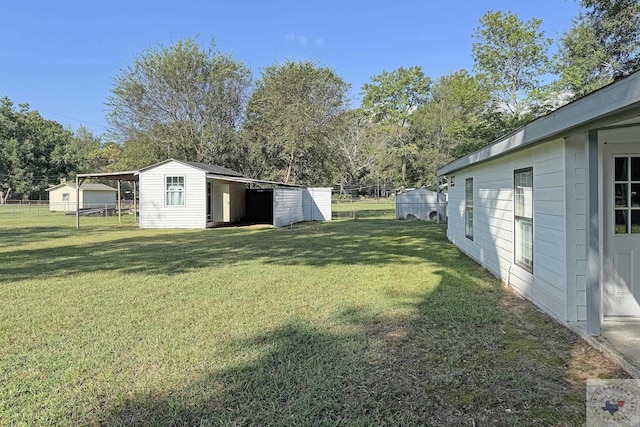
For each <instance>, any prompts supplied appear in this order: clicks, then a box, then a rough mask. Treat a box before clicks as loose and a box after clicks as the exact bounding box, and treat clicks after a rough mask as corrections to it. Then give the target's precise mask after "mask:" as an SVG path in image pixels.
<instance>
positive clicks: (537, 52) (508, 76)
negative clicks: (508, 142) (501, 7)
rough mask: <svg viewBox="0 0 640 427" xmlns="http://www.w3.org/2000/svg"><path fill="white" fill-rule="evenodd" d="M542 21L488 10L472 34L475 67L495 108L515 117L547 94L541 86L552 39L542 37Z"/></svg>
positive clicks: (546, 70) (521, 116) (547, 65)
mask: <svg viewBox="0 0 640 427" xmlns="http://www.w3.org/2000/svg"><path fill="white" fill-rule="evenodd" d="M541 24H542V21H541V20H540V19H535V18H533V19H531V20H529V21H527V22H523V21H522V20H520V18H518V17H517V16H516V15H514V14H513V13H511V12H500V11H498V12H493V11H489V12H487V13H486V14H485V15H484V16H483V17H482V18H481V19H480V27H478V28H477V29H476V31H475V33H474V37H475V39H476V40H477V41H476V42H475V43H473V47H472V49H473V58H474V61H475V63H474V70H475V72H476V74H477V76H478V77H479V78H480V79H482V81H483V82H484V84H485V85H486V87H487V88H488V89H489V91H490V93H491V94H492V96H493V98H494V100H495V102H496V108H498V109H501V110H503V111H505V112H508V113H509V114H511V115H512V116H514V117H515V118H516V119H520V118H523V117H525V116H526V115H528V114H530V113H531V112H532V111H534V110H535V109H536V108H537V106H538V104H539V103H540V102H541V101H543V100H544V98H545V96H546V94H543V93H541V92H540V88H541V86H542V84H541V81H542V77H543V76H544V75H545V74H546V73H547V72H548V71H549V70H550V60H549V57H548V54H547V52H548V49H549V46H550V45H551V42H552V41H551V39H548V38H545V37H544V32H543V31H542V30H541V29H540V26H541ZM517 124H519V123H517ZM517 124H516V125H517Z"/></svg>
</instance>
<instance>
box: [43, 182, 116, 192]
mask: <svg viewBox="0 0 640 427" xmlns="http://www.w3.org/2000/svg"><path fill="white" fill-rule="evenodd" d="M62 187H70V188H72V189H74V190H75V189H76V188H77V187H76V184H75V183H73V182H63V183H61V184H58V185H54V186H53V187H49V188H47V189H46V190H45V191H51V190H56V189H58V188H62ZM80 191H107V192H117V191H118V190H116V189H115V188H113V187H109V186H108V185H105V184H99V183H98V184H94V183H87V184H82V185H81V186H80Z"/></svg>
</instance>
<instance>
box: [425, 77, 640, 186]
mask: <svg viewBox="0 0 640 427" xmlns="http://www.w3.org/2000/svg"><path fill="white" fill-rule="evenodd" d="M637 115H640V71H639V72H636V73H634V74H632V75H630V76H629V77H627V78H625V79H622V80H619V81H617V82H614V83H611V84H610V85H608V86H605V87H603V88H601V89H599V90H597V91H595V92H593V93H591V94H589V95H587V96H584V97H583V98H580V99H578V100H576V101H573V102H571V103H569V104H567V105H565V106H563V107H561V108H558V109H557V110H555V111H553V112H552V113H549V114H547V115H546V116H543V117H540V118H538V119H536V120H534V121H533V122H531V123H529V124H528V125H526V126H523V127H521V128H520V129H518V130H516V131H515V132H513V133H511V134H509V135H506V136H504V137H502V138H499V139H497V140H496V141H495V142H493V143H492V144H491V145H488V146H486V147H484V148H481V149H480V150H478V151H475V152H473V153H471V154H468V155H466V156H463V157H460V158H458V159H456V160H454V161H452V162H451V163H449V164H447V165H445V166H443V167H441V168H440V169H438V172H437V173H438V176H440V175H448V174H450V173H451V172H455V171H457V170H459V169H462V168H465V167H467V166H471V165H473V164H476V163H480V162H484V161H486V160H489V159H492V158H495V157H499V156H504V155H505V154H508V153H510V152H512V151H515V150H518V149H521V148H523V147H527V146H530V145H533V144H537V143H540V142H545V141H551V140H553V139H557V138H562V137H565V136H567V134H568V132H569V131H579V130H580V129H584V130H587V129H596V128H599V127H603V126H607V123H608V124H611V121H612V116H616V118H615V120H616V121H624V120H629V119H631V118H633V117H634V116H637Z"/></svg>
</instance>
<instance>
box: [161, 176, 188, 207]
mask: <svg viewBox="0 0 640 427" xmlns="http://www.w3.org/2000/svg"><path fill="white" fill-rule="evenodd" d="M176 178H177V179H181V180H182V197H181V198H180V199H179V200H180V201H181V202H182V203H179V204H178V203H169V194H172V195H173V194H180V191H179V190H171V189H170V188H169V186H170V185H176V184H179V182H169V179H176ZM186 183H187V179H186V177H185V176H184V175H165V177H164V205H165V207H184V206H186V205H187V185H186ZM173 197H175V196H172V200H173Z"/></svg>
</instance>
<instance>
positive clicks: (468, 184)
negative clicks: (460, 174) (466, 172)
mask: <svg viewBox="0 0 640 427" xmlns="http://www.w3.org/2000/svg"><path fill="white" fill-rule="evenodd" d="M464 235H465V236H466V237H467V239H471V240H473V178H467V179H466V181H465V184H464Z"/></svg>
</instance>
